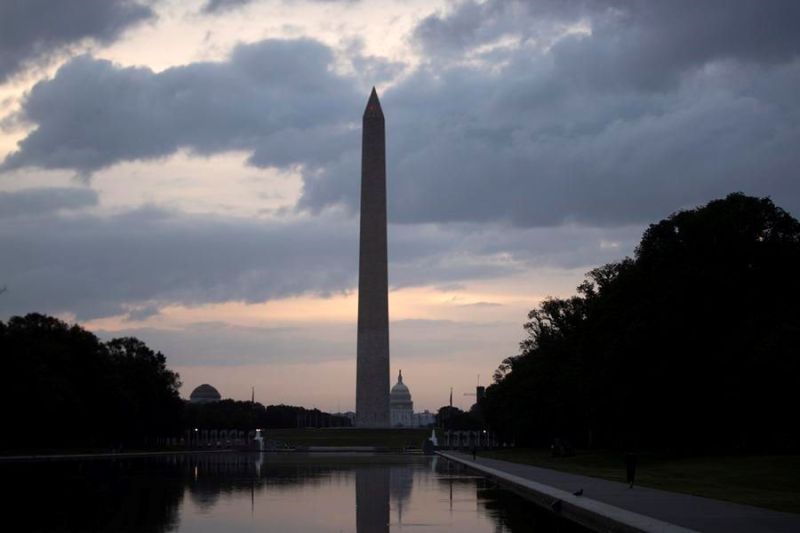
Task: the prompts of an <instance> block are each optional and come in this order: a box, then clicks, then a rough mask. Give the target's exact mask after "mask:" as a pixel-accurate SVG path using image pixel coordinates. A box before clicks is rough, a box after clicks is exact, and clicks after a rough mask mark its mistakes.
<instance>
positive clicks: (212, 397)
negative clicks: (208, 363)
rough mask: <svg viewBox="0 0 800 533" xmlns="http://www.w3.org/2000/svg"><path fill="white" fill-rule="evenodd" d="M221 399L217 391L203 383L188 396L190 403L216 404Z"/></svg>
mask: <svg viewBox="0 0 800 533" xmlns="http://www.w3.org/2000/svg"><path fill="white" fill-rule="evenodd" d="M221 399H222V396H220V395H219V391H217V389H215V388H214V387H212V386H211V385H209V384H208V383H203V384H202V385H200V386H199V387H197V388H196V389H194V390H193V391H192V394H190V395H189V401H190V402H192V403H210V402H218V401H220V400H221Z"/></svg>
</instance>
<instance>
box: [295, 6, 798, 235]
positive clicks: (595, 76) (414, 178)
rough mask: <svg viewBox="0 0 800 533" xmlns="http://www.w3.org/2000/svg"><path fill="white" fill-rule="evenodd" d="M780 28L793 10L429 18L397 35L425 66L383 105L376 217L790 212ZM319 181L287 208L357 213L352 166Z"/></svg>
mask: <svg viewBox="0 0 800 533" xmlns="http://www.w3.org/2000/svg"><path fill="white" fill-rule="evenodd" d="M798 23H800V4H798V3H797V2H770V3H768V5H766V6H765V4H764V3H762V2H703V3H697V2H658V3H654V2H581V1H573V2H570V1H567V2H561V1H559V2H549V1H544V2H484V3H476V2H465V3H462V4H459V5H458V7H457V8H456V9H455V10H454V11H451V12H449V13H448V14H447V15H436V16H432V17H429V18H428V19H425V20H423V21H422V22H421V23H420V25H419V26H418V27H417V29H416V31H415V34H414V35H415V38H416V39H417V42H418V43H419V45H420V46H421V47H422V50H423V54H424V55H423V57H424V58H425V59H426V64H425V65H423V66H422V67H421V68H419V69H418V70H417V71H416V72H415V73H414V74H413V75H412V76H410V77H408V78H406V79H405V80H404V81H402V82H401V83H399V84H397V85H395V86H394V87H393V88H392V89H391V91H390V92H388V93H387V94H385V95H384V96H383V102H384V108H385V110H386V115H387V117H388V118H387V120H388V121H389V125H390V126H389V131H390V132H392V135H390V137H389V139H388V142H389V158H390V159H389V165H390V170H389V175H390V183H389V188H390V198H391V199H392V201H391V202H390V209H391V215H392V219H393V220H395V221H400V222H407V223H412V222H418V221H434V222H452V221H489V220H497V219H504V220H507V221H510V222H512V223H514V224H517V225H520V226H542V225H543V226H547V225H557V224H561V223H564V222H565V221H574V222H579V223H583V224H589V225H615V224H625V223H628V224H630V223H634V224H636V223H645V222H651V221H655V220H657V219H658V218H661V217H663V216H666V214H668V213H670V212H672V211H674V210H677V209H679V208H683V207H690V206H692V205H696V204H699V203H703V202H705V201H708V200H709V199H711V198H713V197H718V196H723V195H725V194H727V193H729V192H731V191H734V190H742V191H745V192H747V193H750V194H756V195H770V196H772V197H773V199H774V200H775V201H776V202H777V203H779V204H781V205H783V206H784V207H786V208H788V209H790V210H792V211H793V212H795V213H797V212H800V180H797V178H796V169H797V168H798V166H800V152H798V151H797V150H796V149H795V148H794V146H796V145H797V144H798V143H800V100H798V99H797V98H796V96H794V93H795V92H796V89H797V87H800V59H799V58H798V52H800V32H797V31H796V28H797V27H798ZM580 24H583V25H585V27H586V28H590V29H591V31H590V33H589V34H587V33H585V30H582V31H583V33H581V32H578V33H575V32H574V31H573V32H572V33H569V32H566V33H565V31H566V29H567V28H569V27H570V26H573V27H574V28H573V29H575V28H577V27H578V26H580ZM345 162H346V160H345V159H344V158H343V159H341V160H340V161H338V162H337V163H338V164H344V163H345ZM328 170H329V172H327V173H321V174H318V175H316V176H309V177H307V178H306V188H305V190H304V196H303V198H302V201H301V205H302V206H304V207H308V208H310V209H312V210H314V209H319V208H320V207H322V206H326V205H330V204H334V203H337V202H342V201H345V202H347V203H348V205H349V206H350V207H351V208H352V209H354V210H355V209H357V205H358V202H357V199H358V195H357V191H358V188H357V187H358V182H357V167H356V166H354V165H353V164H351V165H350V166H349V167H343V168H337V167H336V166H331V167H329V168H328Z"/></svg>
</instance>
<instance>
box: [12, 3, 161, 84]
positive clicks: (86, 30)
mask: <svg viewBox="0 0 800 533" xmlns="http://www.w3.org/2000/svg"><path fill="white" fill-rule="evenodd" d="M153 16H154V13H153V10H152V9H150V7H149V6H147V5H146V3H144V2H136V1H132V0H57V1H52V0H3V1H2V2H0V82H3V81H5V80H6V79H7V78H8V77H9V76H10V75H12V74H14V73H15V72H17V71H18V70H20V69H22V68H24V67H25V66H26V64H28V63H30V62H32V61H34V60H36V59H39V58H42V57H43V56H46V55H47V54H49V53H51V52H53V51H54V50H57V49H59V48H61V47H63V46H66V45H69V44H71V43H75V42H78V41H80V40H82V39H87V38H90V39H94V40H96V41H99V42H104V43H107V42H111V41H113V40H115V39H116V38H117V37H118V36H119V34H120V33H122V32H123V31H124V30H125V29H127V28H129V27H130V26H132V25H134V24H136V23H139V22H141V21H143V20H147V19H150V18H152V17H153Z"/></svg>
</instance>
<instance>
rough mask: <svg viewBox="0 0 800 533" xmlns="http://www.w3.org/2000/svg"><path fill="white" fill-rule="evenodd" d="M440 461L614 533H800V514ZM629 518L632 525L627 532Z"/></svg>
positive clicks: (487, 463)
mask: <svg viewBox="0 0 800 533" xmlns="http://www.w3.org/2000/svg"><path fill="white" fill-rule="evenodd" d="M440 455H442V456H444V457H449V458H451V459H453V460H456V461H458V462H461V463H464V464H467V465H469V466H471V467H474V468H476V469H478V470H481V471H483V472H485V473H487V474H489V475H491V476H493V477H497V478H499V479H501V480H505V482H507V483H509V482H510V483H512V484H515V485H516V484H519V483H520V482H523V481H525V480H527V481H529V482H530V483H531V484H532V486H531V487H524V486H522V485H520V487H521V488H523V489H525V490H526V492H529V491H533V492H534V493H536V494H538V495H540V497H539V503H546V502H547V501H548V500H547V499H546V498H548V497H549V498H550V501H554V499H555V498H558V499H561V500H562V503H563V504H564V506H565V507H564V508H565V509H569V510H570V511H574V510H573V509H572V506H573V505H578V508H576V509H577V511H579V512H591V513H600V514H603V513H606V514H609V518H610V520H611V521H612V522H615V523H617V524H618V525H620V527H612V530H620V531H626V530H627V531H636V530H639V531H669V530H672V528H669V527H667V526H669V525H670V524H672V525H676V526H681V527H679V528H675V529H676V530H677V529H681V528H688V529H692V530H696V531H708V532H725V533H729V532H730V533H737V532H747V533H750V532H765V533H773V532H774V533H797V532H800V514H792V513H782V512H778V511H771V510H768V509H762V508H759V507H751V506H749V505H741V504H736V503H730V502H724V501H720V500H712V499H710V498H702V497H700V496H691V495H688V494H679V493H675V492H667V491H663V490H657V489H650V488H645V487H634V488H633V489H630V488H628V485H627V484H625V483H619V482H616V481H607V480H604V479H598V478H593V477H588V476H580V475H577V474H568V473H566V472H558V471H556V470H550V469H547V468H539V467H535V466H529V465H523V464H518V463H511V462H508V461H499V460H496V459H487V458H484V457H478V459H477V461H474V462H473V460H472V456H471V455H469V454H465V453H459V452H444V453H440ZM515 478H516V479H515ZM547 488H549V489H552V490H551V491H550V492H549V493H548V492H540V491H542V490H544V489H547ZM579 489H583V495H582V496H573V495H572V493H573V492H575V491H577V490H579ZM532 499H534V500H536V499H537V498H536V497H533V498H532ZM595 502H599V503H600V505H593V504H594V503H595ZM559 505H560V504H559ZM614 509H616V510H617V511H621V512H622V513H621V514H617V515H616V517H617V518H620V519H621V521H618V520H617V518H614V516H613V515H615V513H614ZM626 511H627V512H628V513H626ZM626 515H628V516H627V517H626ZM647 517H650V518H653V519H655V520H654V521H653V522H652V523H651V524H649V525H648V524H647V522H646V520H644V521H643V520H641V518H647ZM626 518H627V519H630V520H632V521H631V522H630V524H627V526H626V520H625V519H626ZM609 525H610V526H611V525H613V524H609Z"/></svg>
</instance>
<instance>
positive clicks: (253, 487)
mask: <svg viewBox="0 0 800 533" xmlns="http://www.w3.org/2000/svg"><path fill="white" fill-rule="evenodd" d="M0 476H2V479H3V482H4V484H5V486H6V489H7V490H8V489H12V492H11V494H10V496H8V497H6V498H5V503H6V504H8V506H7V510H6V512H5V519H6V520H7V522H6V523H7V524H14V527H13V528H12V529H13V530H14V531H144V532H167V531H177V532H189V531H192V532H217V531H225V532H234V533H238V532H249V531H275V532H287V533H291V532H302V533H312V532H318V531H319V532H322V531H326V532H328V531H332V532H358V533H382V532H388V531H403V530H408V531H415V532H417V531H419V532H431V531H458V532H463V533H478V532H487V533H488V532H492V533H496V532H521V531H526V532H527V531H536V532H547V531H560V532H570V531H576V532H577V531H583V530H582V529H579V528H578V527H576V526H573V525H571V524H566V523H558V522H561V521H558V522H557V518H556V517H555V516H553V515H552V514H551V513H549V512H545V511H541V510H539V509H538V508H536V507H535V506H534V505H533V504H531V503H530V502H527V501H526V500H523V499H522V498H520V497H519V496H517V495H515V494H513V493H511V492H508V491H506V490H504V489H502V488H499V487H498V486H497V485H496V484H495V483H494V482H492V481H490V480H488V479H486V478H484V477H482V476H480V475H476V474H475V473H474V472H471V471H469V470H468V469H465V468H464V467H461V466H460V465H457V464H455V463H451V462H449V461H446V460H444V459H442V458H438V457H421V456H391V455H338V454H317V455H313V454H309V455H302V454H239V453H219V454H184V455H174V456H158V457H140V458H125V459H92V460H66V461H48V462H35V463H34V462H28V463H14V464H2V465H0ZM4 507H5V506H4Z"/></svg>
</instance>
